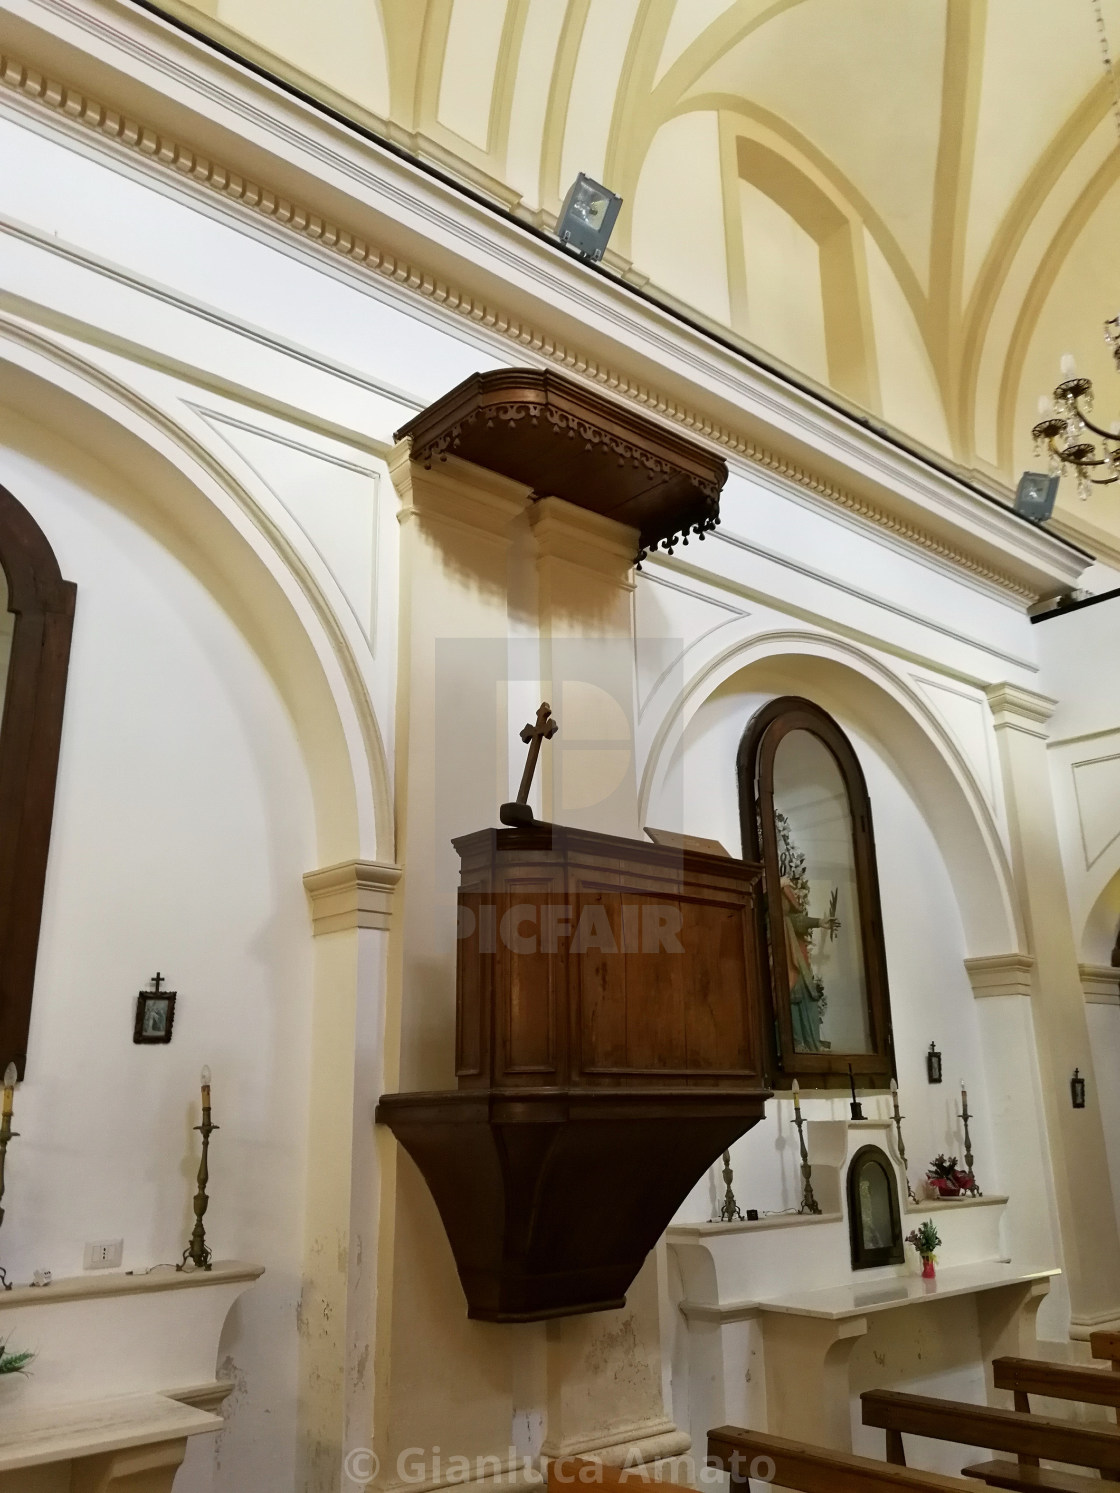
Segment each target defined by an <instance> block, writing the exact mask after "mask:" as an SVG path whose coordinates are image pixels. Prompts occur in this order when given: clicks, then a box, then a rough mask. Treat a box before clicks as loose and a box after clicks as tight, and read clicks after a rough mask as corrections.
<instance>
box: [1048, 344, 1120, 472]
mask: <svg viewBox="0 0 1120 1493" xmlns="http://www.w3.org/2000/svg"><path fill="white" fill-rule="evenodd" d="M1104 340H1105V342H1107V344H1108V346H1109V347H1110V348H1111V349H1112V356H1113V359H1114V360H1115V362H1116V366H1117V368H1120V315H1118V316H1114V317H1113V318H1112V320H1111V321H1106V322H1105V324H1104ZM1092 409H1093V381H1092V379H1088V378H1083V377H1081V376H1080V375H1079V374H1078V372H1077V368H1076V365H1075V364H1074V361H1073V358H1072V357H1071V356H1070V355H1069V354H1068V353H1067V354H1066V356H1065V357H1064V358H1063V359H1062V381H1061V383H1060V384H1058V386H1057V388H1056V389H1055V390H1054V393H1053V394H1052V395H1048V394H1044V395H1043V396H1042V398H1041V399H1040V400H1039V401H1038V413H1039V416H1040V419H1039V421H1038V424H1037V425H1035V426H1034V428H1033V429H1032V431H1031V434H1032V435H1033V436H1034V449H1035V452H1036V454H1038V455H1039V456H1042V455H1044V454H1048V455H1049V457H1050V474H1051V476H1053V477H1059V476H1061V477H1064V476H1065V475H1066V473H1067V472H1069V471H1071V470H1072V471H1073V472H1075V473H1076V474H1077V492H1078V496H1079V497H1081V498H1087V497H1088V496H1089V492H1090V489H1091V488H1093V487H1104V486H1107V485H1108V484H1109V483H1111V482H1116V481H1120V420H1114V421H1113V422H1112V425H1111V427H1110V428H1109V429H1108V430H1104V429H1102V427H1101V426H1100V425H1095V424H1094V423H1093V421H1092V420H1091V419H1090V418H1089V416H1090V414H1091V412H1092ZM1092 436H1096V437H1097V440H1098V441H1099V442H1100V446H1099V447H1098V445H1097V441H1094V440H1092V439H1091V438H1090V437H1092ZM1094 473H1096V474H1097V475H1094Z"/></svg>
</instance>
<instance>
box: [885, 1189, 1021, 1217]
mask: <svg viewBox="0 0 1120 1493" xmlns="http://www.w3.org/2000/svg"><path fill="white" fill-rule="evenodd" d="M1006 1202H1007V1194H1006V1193H993V1194H992V1195H991V1197H979V1198H973V1197H966V1198H924V1199H922V1201H920V1202H917V1203H912V1202H910V1201H909V1200H908V1201H907V1203H906V1209H905V1211H906V1212H907V1213H931V1212H932V1213H937V1212H940V1211H941V1209H946V1210H948V1211H949V1212H955V1211H957V1210H959V1209H961V1208H1002V1207H1003V1206H1004V1204H1005V1203H1006Z"/></svg>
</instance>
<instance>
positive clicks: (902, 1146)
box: [891, 1078, 918, 1203]
mask: <svg viewBox="0 0 1120 1493" xmlns="http://www.w3.org/2000/svg"><path fill="white" fill-rule="evenodd" d="M891 1099H892V1101H893V1103H894V1130H895V1134H896V1135H897V1137H898V1159H899V1161H900V1162H901V1163H902V1175H903V1176H904V1177H905V1178H906V1196H907V1197H908V1198H909V1199H910V1201H911V1202H912V1203H916V1202H917V1201H918V1199H917V1196H916V1195H915V1193H914V1189H913V1188H912V1187H911V1186H910V1170H909V1163H908V1162H907V1160H906V1143H905V1141H904V1140H903V1139H902V1120H903V1116H902V1115H901V1114H900V1113H899V1108H898V1084H897V1083H896V1082H895V1080H894V1079H893V1078H892V1079H891Z"/></svg>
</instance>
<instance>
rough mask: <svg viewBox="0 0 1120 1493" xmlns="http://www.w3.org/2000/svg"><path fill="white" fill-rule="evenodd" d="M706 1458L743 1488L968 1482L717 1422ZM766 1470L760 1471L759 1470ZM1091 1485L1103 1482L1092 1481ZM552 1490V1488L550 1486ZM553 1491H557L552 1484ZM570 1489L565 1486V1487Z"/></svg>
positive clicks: (840, 1489) (828, 1492)
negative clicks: (753, 1485)
mask: <svg viewBox="0 0 1120 1493" xmlns="http://www.w3.org/2000/svg"><path fill="white" fill-rule="evenodd" d="M708 1462H709V1463H710V1464H712V1465H714V1466H716V1467H720V1468H722V1469H723V1471H725V1472H728V1473H730V1474H731V1486H732V1488H733V1489H734V1488H740V1489H745V1488H747V1486H748V1481H749V1479H750V1476H751V1469H752V1467H753V1468H754V1469H755V1474H756V1486H758V1487H762V1486H766V1485H770V1484H773V1485H774V1486H776V1487H779V1488H792V1489H796V1490H797V1493H906V1490H909V1493H971V1490H972V1489H973V1488H974V1487H975V1484H973V1483H966V1482H964V1481H963V1480H962V1479H961V1478H958V1477H943V1476H942V1475H941V1474H940V1473H938V1472H917V1471H914V1470H913V1469H912V1468H909V1467H892V1466H890V1465H889V1464H888V1463H886V1462H876V1461H873V1460H872V1459H871V1458H870V1457H856V1456H853V1455H852V1453H851V1452H838V1451H830V1450H828V1449H827V1448H826V1447H818V1446H807V1445H805V1444H804V1443H803V1442H800V1441H783V1440H782V1439H781V1438H780V1437H778V1436H767V1435H764V1434H763V1433H762V1432H758V1431H748V1430H745V1429H743V1428H742V1427H740V1426H720V1427H719V1429H718V1430H715V1431H709V1432H708ZM764 1474H766V1475H764ZM1096 1486H1097V1488H1098V1489H1100V1488H1102V1487H1107V1484H1102V1483H1098V1484H1097V1485H1096ZM550 1493H552V1490H550ZM556 1493H562V1490H559V1489H557V1490H556ZM568 1493H571V1490H568Z"/></svg>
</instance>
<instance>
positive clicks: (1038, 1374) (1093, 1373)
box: [992, 1358, 1120, 1406]
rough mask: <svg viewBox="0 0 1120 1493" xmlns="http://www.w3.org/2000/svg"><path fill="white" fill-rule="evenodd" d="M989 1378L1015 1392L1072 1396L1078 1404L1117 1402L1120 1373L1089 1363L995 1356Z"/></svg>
mask: <svg viewBox="0 0 1120 1493" xmlns="http://www.w3.org/2000/svg"><path fill="white" fill-rule="evenodd" d="M992 1379H993V1381H994V1383H995V1387H996V1388H997V1389H1009V1390H1011V1391H1012V1392H1013V1393H1015V1394H1031V1395H1045V1396H1047V1398H1049V1399H1051V1400H1075V1401H1076V1402H1077V1403H1078V1404H1080V1405H1112V1406H1120V1374H1116V1373H1114V1372H1113V1371H1112V1370H1111V1369H1103V1368H1096V1367H1095V1366H1093V1365H1090V1364H1081V1363H1046V1362H1045V1361H1043V1360H1042V1359H1037V1358H997V1359H995V1361H994V1362H993V1363H992Z"/></svg>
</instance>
